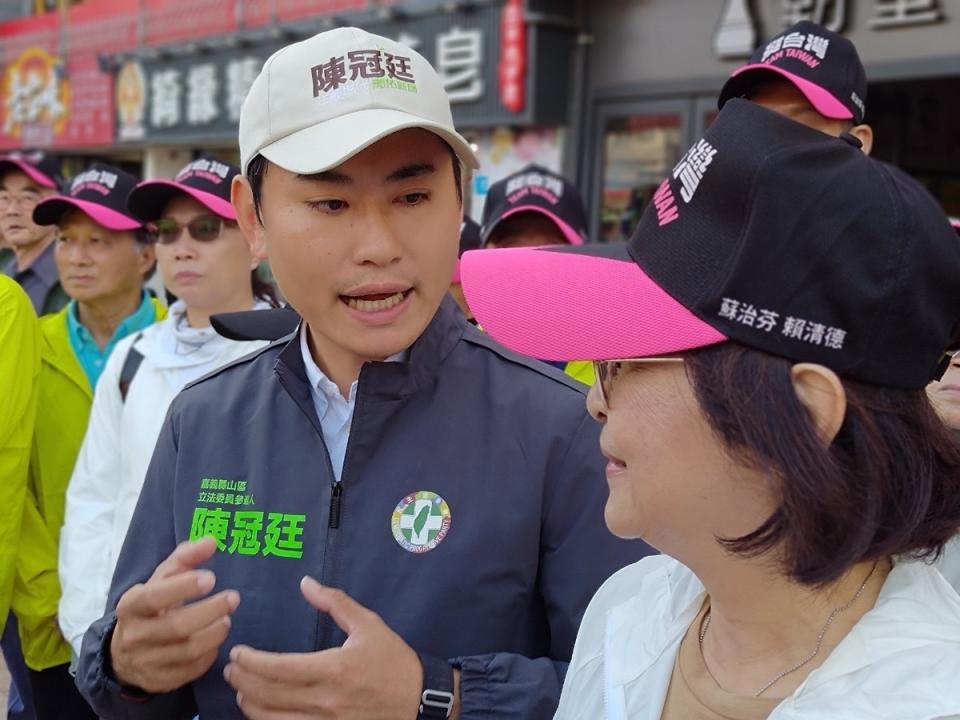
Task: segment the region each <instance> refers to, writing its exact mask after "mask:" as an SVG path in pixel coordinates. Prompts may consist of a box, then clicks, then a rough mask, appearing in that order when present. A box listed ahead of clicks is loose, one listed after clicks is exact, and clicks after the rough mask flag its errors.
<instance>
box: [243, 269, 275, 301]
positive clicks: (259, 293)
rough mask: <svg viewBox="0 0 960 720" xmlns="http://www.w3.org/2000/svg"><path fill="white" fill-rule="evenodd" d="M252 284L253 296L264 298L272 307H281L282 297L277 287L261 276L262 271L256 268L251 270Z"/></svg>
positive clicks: (257, 298) (258, 298)
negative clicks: (278, 293)
mask: <svg viewBox="0 0 960 720" xmlns="http://www.w3.org/2000/svg"><path fill="white" fill-rule="evenodd" d="M250 285H251V287H252V289H253V297H254V299H256V300H263V301H264V302H265V303H268V304H269V305H270V307H280V299H279V298H278V297H277V289H276V288H275V287H274V286H273V283H270V282H268V281H267V280H264V279H263V278H262V277H261V276H260V271H259V270H258V269H257V268H254V269H253V270H252V271H251V272H250Z"/></svg>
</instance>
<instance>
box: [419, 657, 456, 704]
mask: <svg viewBox="0 0 960 720" xmlns="http://www.w3.org/2000/svg"><path fill="white" fill-rule="evenodd" d="M420 664H421V665H422V666H423V691H422V692H421V693H420V712H419V713H417V720H447V718H449V717H450V714H451V713H452V712H453V690H454V688H453V668H452V667H451V666H450V663H448V662H447V661H446V660H441V659H440V658H434V657H429V656H427V655H421V656H420Z"/></svg>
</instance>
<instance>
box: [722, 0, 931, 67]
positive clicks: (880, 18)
mask: <svg viewBox="0 0 960 720" xmlns="http://www.w3.org/2000/svg"><path fill="white" fill-rule="evenodd" d="M864 4H865V5H866V4H868V3H867V1H866V0H865V1H864ZM869 4H870V5H871V7H870V10H869V15H868V17H867V27H868V28H870V29H871V30H886V29H892V28H907V27H913V26H916V25H926V24H930V23H938V22H943V20H944V15H943V12H942V11H941V10H940V5H939V2H938V0H871V1H870V3H869ZM752 7H753V6H752V5H751V4H750V3H749V2H745V0H727V3H726V6H725V9H724V12H723V16H722V18H721V22H720V23H719V24H718V26H717V29H716V31H715V33H714V49H715V50H716V52H717V55H718V56H719V57H722V58H733V57H747V56H749V55H750V54H751V52H752V51H753V42H752V41H750V42H746V41H745V38H748V37H750V33H751V30H752V28H754V27H756V26H757V24H758V23H757V19H756V18H755V17H754V15H753V13H754V10H753V9H752ZM849 19H850V0H781V3H780V17H779V18H778V22H779V25H780V27H784V28H787V27H790V26H791V25H794V24H796V23H798V22H800V21H802V20H809V21H811V22H815V23H817V24H818V25H823V26H824V27H826V28H827V29H829V30H832V31H833V32H837V33H842V32H844V31H846V30H847V29H848V28H847V25H848V21H849Z"/></svg>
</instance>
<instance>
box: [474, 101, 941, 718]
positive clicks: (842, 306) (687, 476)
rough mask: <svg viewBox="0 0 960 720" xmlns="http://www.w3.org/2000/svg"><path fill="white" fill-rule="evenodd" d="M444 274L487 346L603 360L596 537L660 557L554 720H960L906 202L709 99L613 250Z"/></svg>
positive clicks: (641, 572) (591, 618)
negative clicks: (641, 543) (702, 125)
mask: <svg viewBox="0 0 960 720" xmlns="http://www.w3.org/2000/svg"><path fill="white" fill-rule="evenodd" d="M462 275H463V282H464V288H465V291H466V296H467V299H468V301H469V303H470V306H471V308H472V309H473V310H474V313H475V314H476V316H477V318H478V319H479V321H480V322H481V323H482V324H483V326H484V327H485V328H486V329H487V331H488V332H490V334H491V335H493V336H494V337H496V338H498V339H499V340H501V341H502V342H504V343H505V344H507V345H509V346H511V347H513V348H514V349H516V350H518V351H520V352H524V353H529V354H533V355H536V356H538V357H547V358H550V357H570V356H576V357H592V358H594V359H596V360H597V363H596V366H597V374H598V378H599V381H598V383H597V384H596V385H595V386H594V388H593V389H592V391H591V393H590V396H589V399H588V407H589V409H590V412H591V414H592V415H593V416H594V418H595V419H597V420H598V421H599V422H600V423H601V424H602V425H603V432H602V434H601V438H600V445H601V448H602V450H603V453H604V454H605V455H606V457H607V458H608V461H609V462H608V465H607V472H606V474H607V483H608V485H609V491H610V495H609V498H608V501H607V505H606V509H605V516H606V521H607V526H608V527H609V528H610V530H611V531H612V532H613V533H614V534H616V535H618V536H620V537H623V538H642V539H644V540H645V541H647V542H648V543H650V544H651V545H653V546H655V547H656V548H658V549H659V550H661V551H662V552H663V555H661V556H659V557H650V558H646V559H644V560H641V561H640V562H639V563H636V564H635V565H632V566H630V567H627V568H625V569H624V570H622V571H620V572H619V573H617V574H615V575H614V576H613V577H611V578H610V579H609V580H608V581H607V582H606V583H605V584H604V586H603V587H602V588H601V589H600V590H599V591H598V592H597V594H596V596H595V597H594V599H593V600H592V602H591V604H590V607H589V608H588V610H587V612H586V614H585V616H584V620H583V623H582V625H581V627H580V631H579V634H578V638H577V643H576V648H575V650H574V654H573V660H572V661H571V664H570V669H569V672H568V674H567V676H566V681H565V685H564V689H563V696H562V698H561V702H560V708H559V710H558V713H557V718H560V719H561V720H567V719H573V718H578V719H580V718H590V719H591V720H593V719H594V718H607V719H611V720H613V719H616V720H627V719H628V718H629V719H630V720H646V719H651V720H655V719H656V718H666V719H668V720H675V719H680V718H682V719H684V720H686V719H688V718H697V719H698V720H702V719H704V718H708V719H711V720H713V719H715V718H743V719H754V718H772V719H774V720H786V719H787V718H791V719H797V720H799V719H800V718H803V719H804V720H812V719H814V718H816V719H823V720H826V719H828V718H829V719H830V720H836V719H838V718H839V719H841V720H848V719H849V720H853V719H854V718H856V719H857V720H861V719H862V718H868V717H869V718H887V719H889V720H894V719H896V720H928V719H931V718H945V717H955V716H957V714H960V686H958V684H957V682H956V678H957V677H960V596H958V595H957V593H956V592H955V591H954V589H953V588H952V587H951V586H950V585H949V583H947V582H946V580H944V578H943V576H942V575H941V574H940V573H939V572H938V571H937V570H936V569H935V568H933V567H931V566H930V565H929V563H928V561H929V560H931V559H933V558H935V557H936V556H937V555H938V553H939V552H940V551H941V549H942V548H943V545H944V544H945V543H946V542H947V541H948V540H949V539H950V538H951V537H953V536H954V535H955V534H956V532H957V529H958V527H960V449H958V447H957V445H956V444H955V443H954V442H953V440H952V438H951V437H950V435H949V433H948V432H947V430H946V428H945V427H944V426H943V424H942V423H940V421H939V420H938V418H937V416H936V414H935V413H934V411H933V409H932V407H931V406H930V403H929V401H928V400H927V397H926V394H925V392H924V387H925V386H926V384H927V383H928V382H930V381H931V380H932V379H934V378H937V377H940V376H941V375H942V373H943V371H944V369H945V367H946V365H947V364H948V362H949V357H948V354H947V353H948V351H949V350H951V349H952V348H954V347H955V346H956V344H957V340H958V331H960V284H958V283H957V282H956V278H957V277H958V276H960V244H958V243H957V238H956V236H955V234H954V232H953V230H952V229H951V228H950V225H949V223H948V222H947V221H946V219H945V218H944V216H943V214H942V211H941V210H940V209H939V208H938V206H937V204H936V202H935V201H934V200H933V198H931V197H930V196H929V194H928V193H927V192H926V191H925V190H923V189H922V188H921V187H920V186H919V185H918V184H917V183H916V182H915V181H913V180H912V179H910V178H909V177H907V176H906V175H904V174H903V173H901V172H900V171H898V170H896V169H895V168H892V167H891V166H889V165H885V164H882V163H878V162H876V161H874V160H872V159H870V158H869V157H867V156H866V155H864V154H863V153H861V152H860V151H859V150H858V149H857V148H855V147H854V146H853V145H852V144H850V143H848V142H845V141H844V140H842V139H836V138H831V137H827V136H825V135H824V134H822V133H819V132H817V131H814V130H812V129H810V128H807V127H805V126H803V125H801V124H799V123H796V122H794V121H792V120H790V119H788V118H785V117H783V116H781V115H779V114H777V113H774V112H772V111H770V110H768V109H766V108H763V107H761V106H758V105H756V104H753V103H751V102H749V101H746V100H742V99H731V100H730V101H729V102H727V103H726V105H725V106H724V108H723V110H722V111H721V113H720V115H719V117H718V118H717V120H716V122H715V123H714V125H713V126H712V127H711V128H710V129H708V130H707V132H706V134H705V136H704V138H703V139H701V140H700V141H699V142H697V143H696V144H695V145H694V146H693V147H692V148H691V149H690V150H689V151H688V152H687V153H686V155H685V156H684V157H683V158H682V160H681V161H680V163H679V164H678V165H677V167H676V169H675V170H674V172H673V173H672V174H671V176H670V177H669V178H668V179H666V180H665V181H664V182H663V183H662V184H661V186H660V188H659V190H658V192H657V194H656V197H655V201H654V203H652V204H651V205H650V206H649V207H648V209H647V212H646V213H645V215H644V216H643V218H642V220H641V222H640V226H639V228H638V230H637V232H636V233H635V235H634V237H633V238H632V240H631V241H630V243H629V244H628V245H626V246H610V245H591V246H586V247H583V248H547V249H543V248H540V249H517V250H499V251H483V252H476V253H467V254H466V255H465V256H464V259H463V267H462ZM573 298H577V300H578V302H577V303H576V304H575V305H576V306H577V307H580V308H584V310H583V311H582V312H580V313H572V312H570V311H569V307H570V306H571V303H570V302H569V301H570V300H572V299H573ZM558 307H565V308H567V309H566V310H565V311H564V312H562V313H560V312H556V311H555V308H558Z"/></svg>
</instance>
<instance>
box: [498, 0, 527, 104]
mask: <svg viewBox="0 0 960 720" xmlns="http://www.w3.org/2000/svg"><path fill="white" fill-rule="evenodd" d="M500 37H501V42H500V69H499V75H500V99H501V101H503V104H504V106H505V107H506V108H507V109H508V110H510V112H515V113H518V112H520V111H521V110H523V106H524V103H525V102H526V82H527V26H526V23H525V22H524V19H523V0H507V3H506V4H505V5H504V6H503V11H502V16H501V19H500Z"/></svg>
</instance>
